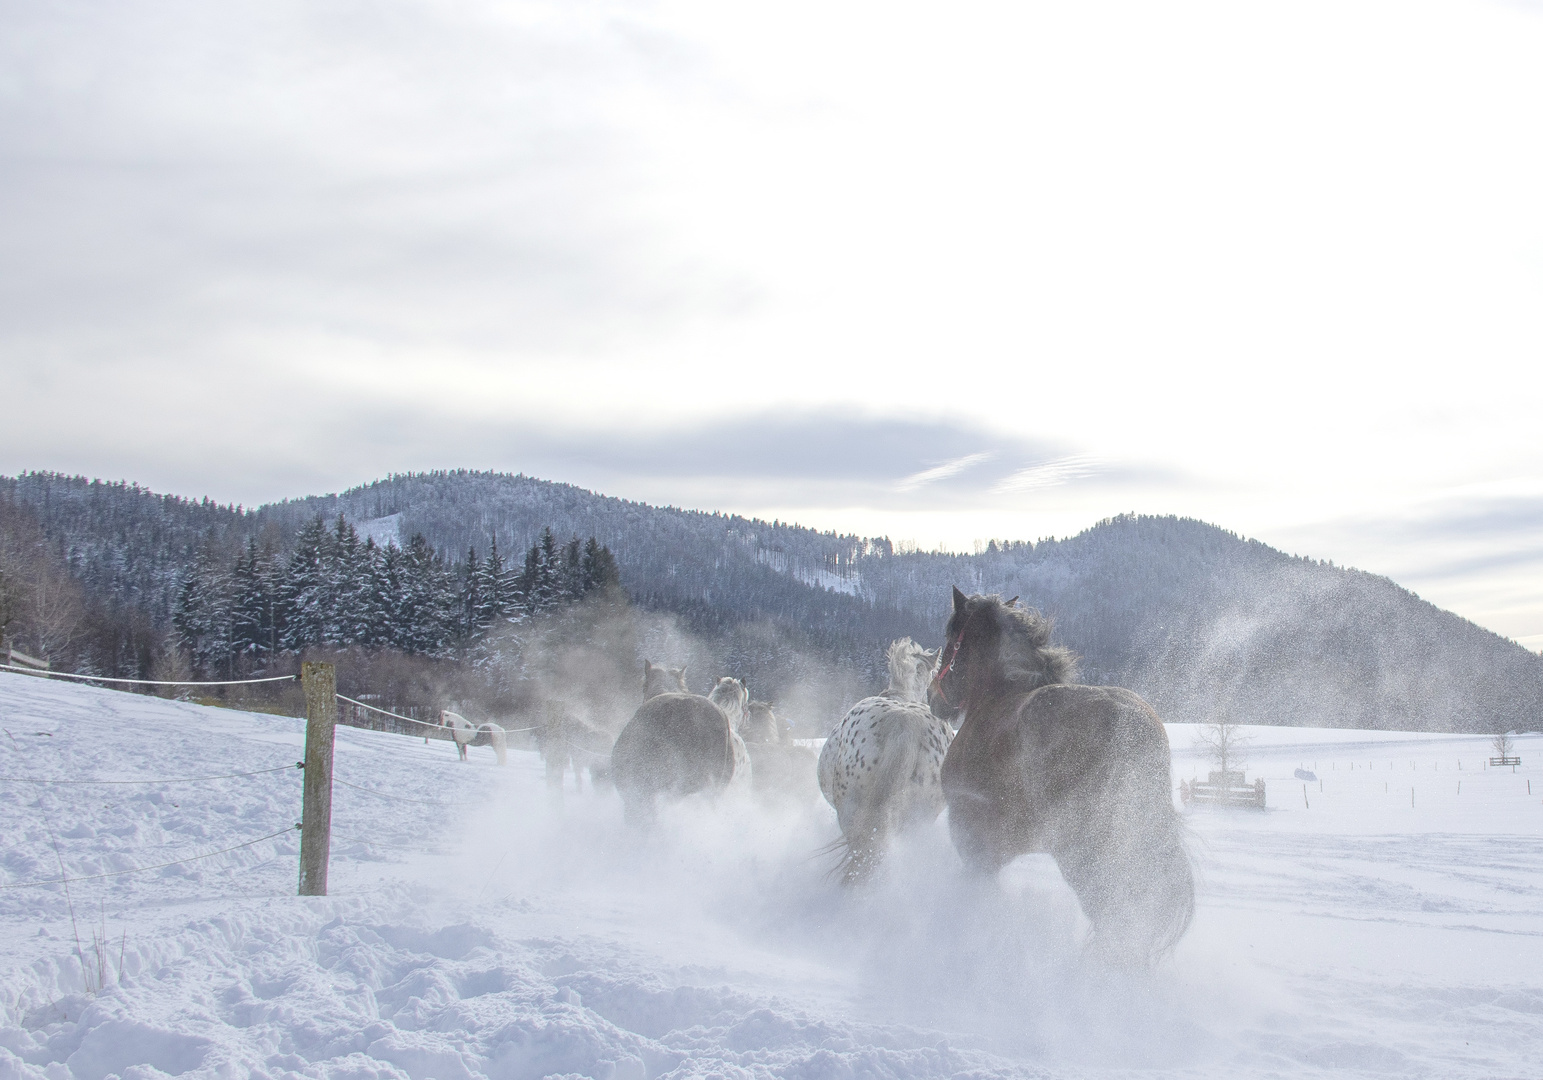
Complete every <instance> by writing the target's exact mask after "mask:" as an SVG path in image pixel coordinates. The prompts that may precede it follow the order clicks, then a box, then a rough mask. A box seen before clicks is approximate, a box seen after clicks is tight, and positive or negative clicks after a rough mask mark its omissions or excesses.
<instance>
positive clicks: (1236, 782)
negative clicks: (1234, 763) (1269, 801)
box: [1179, 769, 1264, 810]
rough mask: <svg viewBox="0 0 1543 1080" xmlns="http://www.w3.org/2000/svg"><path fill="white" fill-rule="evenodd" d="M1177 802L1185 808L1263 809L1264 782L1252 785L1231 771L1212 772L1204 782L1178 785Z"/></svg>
mask: <svg viewBox="0 0 1543 1080" xmlns="http://www.w3.org/2000/svg"><path fill="white" fill-rule="evenodd" d="M1179 801H1180V802H1182V803H1183V804H1184V805H1185V806H1189V805H1190V804H1191V803H1198V804H1205V805H1210V806H1247V807H1250V808H1252V809H1255V810H1263V809H1264V781H1263V780H1262V779H1259V780H1255V781H1254V782H1253V783H1252V784H1250V783H1248V782H1247V781H1246V780H1244V779H1243V773H1242V772H1240V771H1238V772H1235V771H1233V770H1231V769H1229V770H1227V771H1226V772H1213V773H1211V774H1210V775H1209V776H1208V777H1207V778H1206V779H1204V780H1185V781H1181V782H1180V783H1179Z"/></svg>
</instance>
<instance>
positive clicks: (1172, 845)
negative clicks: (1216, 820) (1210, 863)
mask: <svg viewBox="0 0 1543 1080" xmlns="http://www.w3.org/2000/svg"><path fill="white" fill-rule="evenodd" d="M1170 798H1171V797H1170ZM1162 809H1163V810H1164V811H1165V813H1163V814H1162V815H1161V816H1160V817H1159V820H1158V822H1157V828H1155V829H1154V830H1153V836H1152V849H1151V852H1150V857H1149V862H1148V866H1147V871H1148V873H1150V874H1151V880H1150V888H1151V903H1150V905H1149V906H1148V908H1147V919H1148V921H1147V931H1148V933H1149V934H1150V935H1151V936H1150V938H1149V942H1150V946H1149V951H1148V954H1147V959H1148V961H1149V962H1156V961H1157V960H1160V959H1161V958H1162V957H1164V956H1166V955H1167V954H1168V953H1170V952H1172V951H1173V947H1174V946H1175V945H1177V944H1178V943H1179V939H1180V938H1181V937H1183V936H1184V932H1185V931H1186V930H1188V929H1189V924H1190V921H1191V920H1192V919H1193V918H1194V917H1195V865H1194V860H1193V858H1192V857H1191V855H1190V851H1189V830H1188V829H1187V828H1186V827H1185V824H1184V818H1183V816H1182V815H1181V814H1180V813H1179V812H1178V811H1177V810H1175V809H1174V808H1173V805H1172V802H1171V801H1170V802H1169V803H1168V805H1166V806H1164V807H1163V808H1162Z"/></svg>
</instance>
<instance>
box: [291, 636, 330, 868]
mask: <svg viewBox="0 0 1543 1080" xmlns="http://www.w3.org/2000/svg"><path fill="white" fill-rule="evenodd" d="M300 685H301V686H302V687H303V688H304V690H305V796H304V804H303V805H304V810H303V812H302V814H301V817H300V895H301V896H326V895H327V855H328V852H329V850H330V849H331V847H332V743H333V736H334V733H335V732H336V730H337V722H338V702H337V688H338V683H337V672H336V671H335V670H334V669H333V666H332V665H331V664H322V663H312V662H310V661H307V662H306V663H303V664H301V665H300Z"/></svg>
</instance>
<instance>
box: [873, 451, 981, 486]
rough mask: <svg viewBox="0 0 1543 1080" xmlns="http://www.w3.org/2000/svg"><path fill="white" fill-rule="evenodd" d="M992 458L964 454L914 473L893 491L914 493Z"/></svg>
mask: <svg viewBox="0 0 1543 1080" xmlns="http://www.w3.org/2000/svg"><path fill="white" fill-rule="evenodd" d="M992 456H993V455H991V454H990V453H984V454H965V455H964V456H963V457H957V458H954V459H953V460H952V461H945V462H944V463H943V464H941V465H934V466H933V467H932V468H930V469H923V470H922V471H921V472H915V473H912V474H911V475H910V476H907V477H905V478H904V479H902V480H901V481H900V482H899V483H898V484H896V485H895V490H896V491H915V490H916V489H917V488H919V487H921V486H922V485H923V484H934V483H937V482H938V481H939V480H947V479H948V478H949V477H950V476H958V475H959V474H960V473H962V472H964V470H966V469H968V468H969V467H970V466H972V465H979V464H980V463H981V462H983V461H989V460H991V458H992Z"/></svg>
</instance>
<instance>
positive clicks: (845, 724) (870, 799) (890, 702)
mask: <svg viewBox="0 0 1543 1080" xmlns="http://www.w3.org/2000/svg"><path fill="white" fill-rule="evenodd" d="M886 658H887V660H888V662H889V687H888V689H886V690H885V691H884V692H883V693H881V694H878V695H876V696H874V697H867V698H863V699H862V700H861V701H859V702H858V703H857V704H856V705H853V706H852V708H851V709H850V710H848V711H847V714H846V716H845V717H843V718H842V720H841V723H839V724H837V725H836V730H834V731H833V732H831V734H830V738H828V739H826V740H825V746H824V747H823V748H822V749H821V751H820V762H819V778H820V791H821V792H823V793H824V795H825V801H826V802H828V803H830V804H831V806H833V807H835V808H836V821H837V823H838V824H839V825H840V826H841V839H840V840H838V841H836V843H835V844H833V845H832V850H840V851H841V852H842V857H841V863H840V870H841V872H842V880H843V881H844V882H845V883H846V884H848V885H853V884H856V883H858V882H860V881H862V880H863V879H865V878H866V877H868V875H870V874H871V873H872V872H873V870H874V869H875V868H876V867H877V866H878V864H879V862H880V861H881V860H882V859H883V857H884V849H885V847H886V846H887V845H888V844H889V841H890V840H891V839H892V838H893V837H894V836H896V835H897V834H899V833H900V832H902V831H904V830H905V829H908V828H913V827H915V826H917V825H925V824H929V823H931V822H933V821H936V820H937V816H938V815H939V814H940V813H942V812H943V783H942V769H943V758H944V756H945V755H947V753H948V744H949V743H950V742H952V741H953V738H954V729H953V728H952V727H951V726H950V725H949V724H948V723H947V722H946V721H943V720H940V719H938V718H937V717H936V716H934V715H933V714H932V710H931V708H929V707H928V705H927V687H928V685H929V684H930V683H931V681H932V672H933V669H934V668H935V667H936V666H937V659H938V650H936V649H933V650H930V651H929V650H926V649H923V648H922V647H921V646H920V645H918V644H916V642H914V641H912V640H911V639H910V638H901V639H900V640H899V641H896V642H894V643H892V644H891V645H890V647H889V652H888V654H887V657H886Z"/></svg>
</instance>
